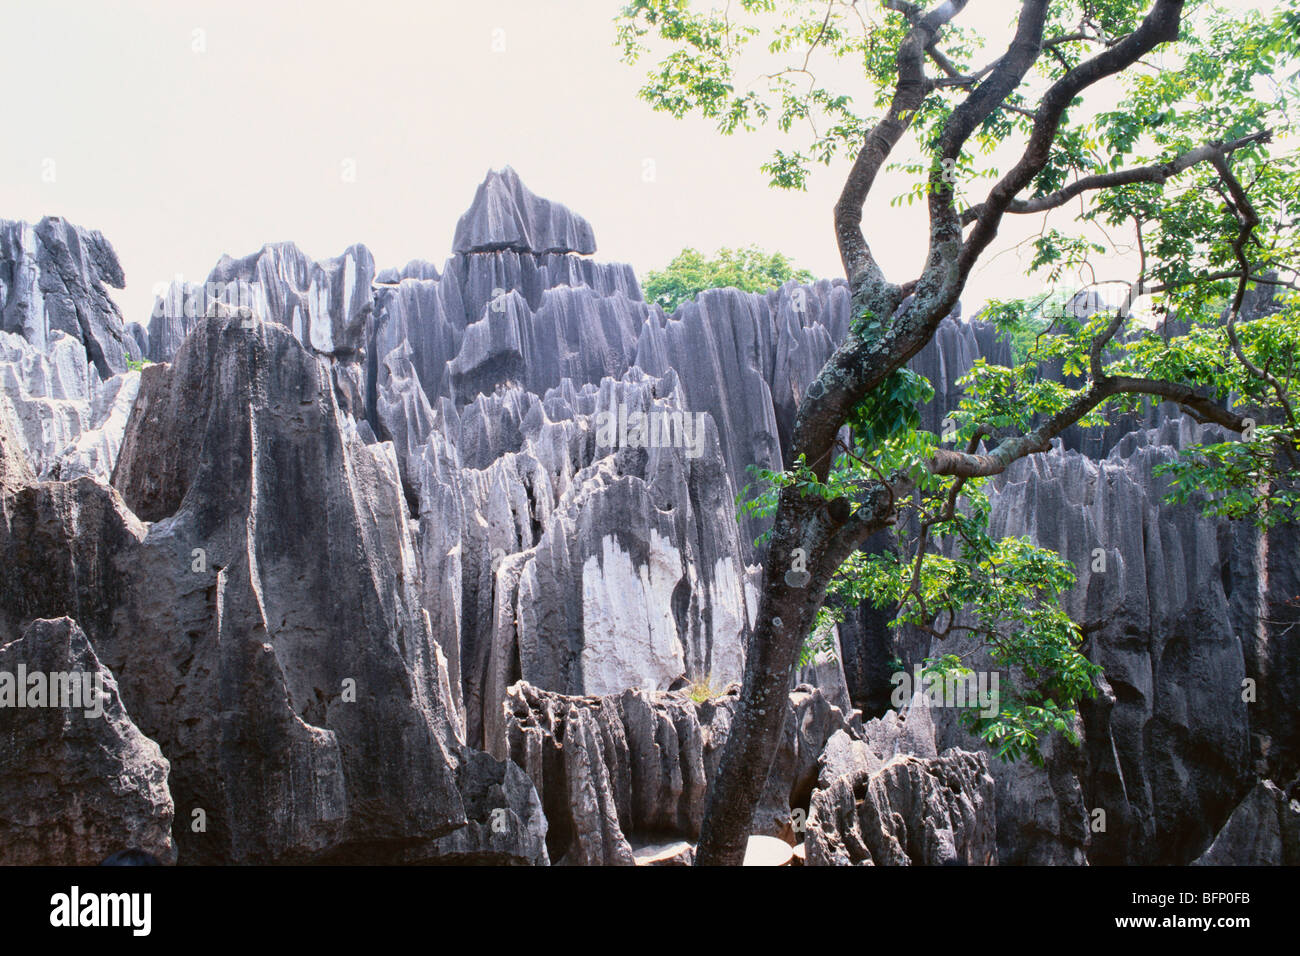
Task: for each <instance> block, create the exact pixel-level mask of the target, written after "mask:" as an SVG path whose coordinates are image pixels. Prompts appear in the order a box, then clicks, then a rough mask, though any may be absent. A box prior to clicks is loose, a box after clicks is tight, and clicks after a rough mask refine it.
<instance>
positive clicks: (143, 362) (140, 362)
mask: <svg viewBox="0 0 1300 956" xmlns="http://www.w3.org/2000/svg"><path fill="white" fill-rule="evenodd" d="M152 364H153V362H150V361H149V360H148V359H133V358H130V357H129V356H128V357H127V360H126V367H127V368H128V369H129V370H130V371H132V372H138V371H140V370H141V369H143V368H144V367H145V366H147V365H152Z"/></svg>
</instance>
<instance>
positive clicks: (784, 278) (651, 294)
mask: <svg viewBox="0 0 1300 956" xmlns="http://www.w3.org/2000/svg"><path fill="white" fill-rule="evenodd" d="M791 279H794V280H795V281H796V282H812V281H813V274H812V273H811V272H809V271H808V270H807V269H796V268H795V267H794V264H793V263H792V262H791V261H790V260H789V259H787V258H786V257H785V256H784V255H782V254H781V253H779V252H770V253H769V252H764V251H762V250H761V249H759V248H757V247H756V246H750V247H749V248H746V249H719V250H718V251H717V253H716V254H715V255H714V256H713V258H711V259H710V258H708V257H706V256H705V255H704V254H702V253H701V252H699V251H697V250H695V249H689V248H687V249H683V250H682V251H681V252H679V253H678V254H677V255H676V256H675V257H674V258H673V261H672V262H670V263H668V265H666V266H665V267H664V268H663V269H662V270H660V271H658V272H651V273H650V274H649V275H648V276H646V280H645V282H644V283H643V285H642V292H643V293H644V294H645V297H646V301H648V302H653V303H654V304H655V305H657V306H659V307H660V308H662V309H663V310H664V311H665V312H666V313H668V314H669V315H672V314H673V313H674V312H676V311H677V307H678V306H679V305H681V304H682V303H683V302H690V301H691V300H692V299H694V298H695V297H696V296H697V295H699V294H700V293H701V292H703V291H704V290H705V289H725V288H732V289H740V290H741V291H742V292H766V291H767V290H768V289H774V288H776V287H778V286H780V285H782V284H783V283H785V282H788V281H789V280H791Z"/></svg>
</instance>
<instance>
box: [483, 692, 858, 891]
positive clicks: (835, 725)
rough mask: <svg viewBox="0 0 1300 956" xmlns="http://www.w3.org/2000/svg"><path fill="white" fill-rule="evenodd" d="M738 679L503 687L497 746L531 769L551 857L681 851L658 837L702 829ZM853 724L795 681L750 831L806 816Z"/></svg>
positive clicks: (776, 828) (667, 855) (779, 828)
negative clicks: (641, 685) (612, 688)
mask: <svg viewBox="0 0 1300 956" xmlns="http://www.w3.org/2000/svg"><path fill="white" fill-rule="evenodd" d="M738 690H739V688H738V685H732V686H731V687H730V688H728V689H727V691H726V692H725V693H724V694H722V695H721V696H718V697H711V698H708V699H705V700H701V701H694V700H692V699H691V698H690V697H688V696H687V695H686V694H685V693H682V692H680V691H672V692H659V693H651V692H647V691H643V690H639V689H633V690H626V691H623V692H622V693H620V694H609V695H606V696H603V697H590V696H589V697H576V696H567V695H563V694H556V693H553V692H549V691H543V690H538V689H537V688H535V687H532V686H530V685H529V684H527V683H524V682H520V683H518V684H515V685H513V686H511V687H510V688H509V690H508V696H507V699H506V703H505V707H504V710H505V717H506V725H505V729H504V732H503V737H502V738H501V739H500V740H499V741H497V742H496V744H495V747H496V748H497V750H498V752H499V753H500V754H501V755H502V756H506V757H509V759H510V760H512V761H513V762H514V763H516V764H518V765H520V766H521V767H523V768H524V769H525V770H526V771H527V772H528V775H529V776H530V777H531V778H532V780H533V783H534V784H535V785H536V787H537V791H538V793H540V794H541V798H542V805H543V807H544V808H545V810H546V815H547V819H548V821H549V822H550V831H549V834H548V844H549V846H550V851H551V858H552V859H553V860H554V861H555V862H557V863H562V864H575V865H576V864H587V865H590V864H606V865H624V866H628V865H633V864H636V863H644V864H650V863H652V862H653V863H667V862H671V861H677V862H681V860H682V858H683V856H684V855H688V853H689V851H688V850H687V848H685V847H676V849H673V850H672V851H671V852H668V851H666V850H665V846H666V845H676V844H680V843H687V844H689V843H692V842H693V841H694V840H695V839H696V838H697V837H698V836H699V830H700V824H701V823H702V821H703V817H704V809H705V805H706V802H707V799H708V791H709V787H710V786H711V782H712V780H713V777H714V774H715V772H716V770H717V764H718V761H719V760H720V759H721V756H722V748H723V746H724V745H725V744H726V739H727V735H728V734H729V733H730V730H731V715H732V712H733V711H734V709H735V706H736V700H737V697H736V694H737V692H738ZM858 729H859V728H858V727H857V725H856V723H855V722H854V721H853V720H852V718H848V717H846V716H845V715H844V714H843V713H842V712H841V711H840V710H839V709H838V708H836V707H834V706H833V705H831V704H830V703H828V702H827V701H826V699H825V697H824V696H822V694H821V693H820V692H819V691H817V690H816V689H815V688H811V687H806V686H805V687H800V688H798V689H797V690H796V692H795V693H793V694H792V695H791V697H790V708H789V712H788V717H787V722H786V731H785V737H784V741H783V743H782V746H781V749H780V751H779V752H778V754H777V755H776V759H775V761H774V763H773V766H772V770H771V774H770V776H769V779H768V783H767V787H766V789H765V792H764V794H763V799H762V801H761V803H760V806H759V808H758V810H757V812H756V813H755V816H754V827H755V832H757V833H762V834H768V835H773V836H784V837H786V838H792V837H793V836H794V834H795V833H796V832H797V831H798V829H799V828H800V827H801V826H802V821H803V820H804V819H806V813H807V805H806V804H807V800H808V798H809V796H810V795H811V794H812V789H813V784H814V781H815V780H816V778H817V769H818V756H819V754H821V752H822V750H823V748H824V747H825V746H826V742H827V740H828V739H830V738H831V736H832V735H853V737H854V738H855V739H856V735H857V733H858ZM796 810H798V813H796V812H795V811H796ZM660 857H663V859H660Z"/></svg>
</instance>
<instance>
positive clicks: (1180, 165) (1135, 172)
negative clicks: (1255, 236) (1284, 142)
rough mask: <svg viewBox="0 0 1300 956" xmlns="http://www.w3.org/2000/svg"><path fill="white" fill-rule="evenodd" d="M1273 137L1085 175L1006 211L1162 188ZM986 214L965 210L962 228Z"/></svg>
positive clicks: (1256, 136) (981, 209) (1267, 134)
mask: <svg viewBox="0 0 1300 956" xmlns="http://www.w3.org/2000/svg"><path fill="white" fill-rule="evenodd" d="M1272 137H1273V131H1272V130H1268V129H1266V130H1261V131H1260V132H1258V133H1252V134H1251V135H1249V136H1243V137H1241V138H1240V139H1235V140H1233V141H1232V142H1229V143H1206V144H1205V145H1203V146H1198V147H1197V148H1196V149H1190V150H1188V151H1187V152H1185V153H1181V154H1180V155H1178V156H1175V157H1174V158H1173V159H1170V160H1166V161H1165V162H1163V163H1150V164H1148V165H1146V166H1134V167H1132V168H1130V169H1120V170H1116V171H1115V172H1111V173H1098V174H1096V175H1093V176H1084V177H1083V178H1082V179H1076V180H1075V181H1074V182H1072V183H1070V184H1069V185H1068V186H1064V187H1062V188H1061V189H1058V190H1056V191H1055V192H1052V193H1048V194H1047V195H1045V196H1036V197H1035V198H1033V199H1013V200H1012V201H1011V202H1010V203H1008V204H1007V208H1006V211H1007V212H1009V213H1014V214H1016V215H1022V216H1023V215H1030V214H1032V213H1036V212H1046V211H1048V210H1049V209H1056V208H1057V207H1058V206H1064V205H1065V204H1066V203H1067V202H1069V201H1070V200H1071V199H1073V198H1074V197H1076V196H1078V195H1080V194H1081V193H1085V192H1090V191H1093V190H1097V189H1110V188H1112V187H1115V186H1127V185H1130V184H1132V183H1156V184H1161V185H1162V184H1164V183H1165V182H1166V181H1167V180H1169V179H1170V178H1172V177H1174V176H1176V175H1178V174H1179V173H1181V172H1183V171H1184V170H1186V169H1188V168H1190V167H1192V166H1195V165H1196V164H1198V163H1204V162H1210V161H1212V160H1213V157H1214V156H1216V155H1219V154H1227V153H1232V152H1233V151H1234V150H1238V149H1241V148H1242V147H1243V146H1250V145H1252V144H1254V143H1267V142H1269V141H1270V140H1271V139H1272ZM986 211H987V206H986V204H985V203H979V204H978V205H975V206H971V207H970V208H969V209H966V210H964V211H963V212H962V214H961V219H962V225H970V224H971V223H972V222H975V221H977V220H978V219H980V217H981V216H983V215H984V213H985V212H986Z"/></svg>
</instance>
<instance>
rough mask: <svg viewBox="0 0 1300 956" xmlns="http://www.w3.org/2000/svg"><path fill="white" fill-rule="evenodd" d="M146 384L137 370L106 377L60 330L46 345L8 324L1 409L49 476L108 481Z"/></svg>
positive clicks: (0, 361) (2, 336)
mask: <svg viewBox="0 0 1300 956" xmlns="http://www.w3.org/2000/svg"><path fill="white" fill-rule="evenodd" d="M139 386H140V373H139V372H135V371H128V372H123V373H121V374H119V375H114V376H113V377H112V378H110V379H108V380H107V381H104V380H102V379H101V378H100V377H99V373H98V372H97V371H95V368H94V366H92V365H89V364H88V363H87V361H86V353H85V349H84V348H82V346H81V343H79V342H78V341H76V340H75V339H73V338H72V337H71V336H69V335H67V334H65V333H63V332H60V331H58V330H54V331H52V332H51V334H50V340H49V344H48V347H47V349H46V350H45V351H41V350H40V349H38V348H36V347H35V346H33V345H31V344H30V343H28V342H27V341H26V340H24V339H23V338H21V337H20V336H17V335H14V334H13V333H9V332H0V387H2V388H3V391H0V409H3V411H4V413H5V415H6V417H7V418H8V419H9V420H10V421H12V422H14V423H15V425H16V427H17V430H18V431H17V434H18V437H19V438H20V439H21V444H22V446H23V448H24V451H25V454H26V457H27V459H28V461H29V462H30V463H31V465H32V467H33V469H34V470H35V471H36V473H37V474H38V475H39V476H40V477H42V478H54V479H64V480H68V479H72V478H78V477H80V476H82V475H93V476H96V477H98V478H101V479H103V480H105V481H107V480H108V476H109V475H110V474H111V473H112V471H113V465H114V463H115V462H116V460H117V452H118V449H119V448H120V447H121V444H122V435H123V432H124V431H125V429H126V419H127V416H128V415H129V414H130V412H131V404H132V403H133V402H134V401H135V393H136V390H137V389H138V388H139Z"/></svg>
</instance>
